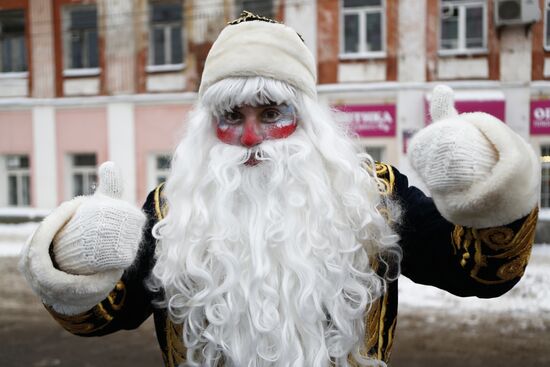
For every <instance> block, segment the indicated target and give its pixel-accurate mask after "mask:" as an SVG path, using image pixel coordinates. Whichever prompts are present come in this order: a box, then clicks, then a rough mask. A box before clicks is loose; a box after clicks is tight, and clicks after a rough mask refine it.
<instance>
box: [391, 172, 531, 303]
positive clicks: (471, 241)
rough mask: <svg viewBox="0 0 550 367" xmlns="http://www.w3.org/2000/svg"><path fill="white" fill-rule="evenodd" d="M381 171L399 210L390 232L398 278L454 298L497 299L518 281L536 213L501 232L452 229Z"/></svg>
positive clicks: (421, 198) (427, 203)
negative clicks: (396, 247)
mask: <svg viewBox="0 0 550 367" xmlns="http://www.w3.org/2000/svg"><path fill="white" fill-rule="evenodd" d="M381 166H385V167H386V171H387V172H388V173H387V174H386V179H387V180H390V179H391V182H390V185H391V187H392V193H391V195H392V199H393V200H395V201H397V203H398V204H399V205H400V206H401V210H402V214H401V220H400V221H399V223H398V224H397V227H396V228H397V232H398V233H399V235H400V237H401V240H400V245H401V248H402V250H403V260H402V263H401V272H402V274H403V275H405V276H407V277H408V278H410V279H411V280H412V281H414V282H416V283H420V284H425V285H431V286H435V287H438V288H441V289H444V290H447V291H448V292H450V293H452V294H455V295H457V296H464V297H466V296H477V297H480V298H489V297H496V296H499V295H501V294H503V293H505V292H507V291H508V290H509V289H511V288H512V287H513V286H514V285H515V284H516V283H517V282H518V281H519V280H520V278H521V276H522V275H523V273H524V271H525V267H526V265H527V262H528V261H529V256H530V253H531V248H532V246H533V242H534V237H535V226H536V223H537V215H538V208H533V210H532V211H531V212H530V213H529V214H528V215H527V216H524V217H521V218H517V219H516V220H514V221H513V222H511V223H509V224H507V225H503V226H498V227H493V228H483V229H477V228H470V227H464V226H460V225H455V224H453V223H450V222H449V221H447V220H446V219H445V218H443V217H442V215H441V214H440V213H439V211H438V210H437V208H436V206H435V205H434V202H433V200H432V199H431V198H430V197H427V196H426V195H424V193H423V192H422V191H420V190H419V189H418V188H416V187H414V186H409V184H408V180H407V177H406V176H405V175H403V174H401V173H400V172H399V171H398V170H397V169H395V168H393V167H391V166H387V165H381Z"/></svg>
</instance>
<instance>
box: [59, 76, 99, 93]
mask: <svg viewBox="0 0 550 367" xmlns="http://www.w3.org/2000/svg"><path fill="white" fill-rule="evenodd" d="M63 94H64V95H65V96H67V97H70V96H95V95H98V94H99V78H98V77H92V78H69V79H65V80H64V81H63Z"/></svg>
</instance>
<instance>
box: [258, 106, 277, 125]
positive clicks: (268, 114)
mask: <svg viewBox="0 0 550 367" xmlns="http://www.w3.org/2000/svg"><path fill="white" fill-rule="evenodd" d="M280 117H281V112H279V110H277V109H275V108H269V109H267V110H265V111H263V112H262V122H265V123H272V122H276V121H277V120H279V118H280Z"/></svg>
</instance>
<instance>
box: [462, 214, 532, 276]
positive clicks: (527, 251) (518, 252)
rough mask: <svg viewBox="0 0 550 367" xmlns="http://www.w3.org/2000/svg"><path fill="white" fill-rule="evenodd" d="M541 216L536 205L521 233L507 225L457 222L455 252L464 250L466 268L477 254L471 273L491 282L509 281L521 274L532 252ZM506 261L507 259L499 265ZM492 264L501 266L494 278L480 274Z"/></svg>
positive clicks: (463, 262)
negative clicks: (475, 225)
mask: <svg viewBox="0 0 550 367" xmlns="http://www.w3.org/2000/svg"><path fill="white" fill-rule="evenodd" d="M537 218H538V208H535V209H534V210H533V211H531V213H530V214H529V216H528V217H527V218H526V220H525V222H524V223H523V225H522V226H521V227H520V229H519V230H518V231H517V233H515V232H514V231H513V230H512V229H511V228H509V227H505V226H502V227H495V228H486V229H475V228H465V227H462V226H455V229H454V231H453V234H452V240H453V246H454V249H455V253H456V252H457V251H458V252H459V253H462V256H461V260H460V264H461V266H462V267H464V268H465V267H466V266H468V265H469V264H470V261H471V259H472V258H473V261H474V262H473V267H472V269H471V271H470V276H471V277H472V278H473V279H475V280H476V281H478V282H480V283H482V284H487V285H491V284H500V283H505V282H507V281H510V280H512V279H516V278H518V277H521V276H522V275H523V272H524V271H525V267H526V266H527V262H528V261H529V257H530V255H531V248H532V245H533V242H534V239H535V227H536V224H537ZM472 244H473V245H474V246H473V254H472V250H471V246H472ZM472 255H473V256H472ZM502 261H504V263H503V264H500V265H498V262H502ZM490 264H494V265H495V266H498V268H497V270H496V272H495V274H494V275H495V276H494V279H487V276H486V275H485V276H482V275H480V272H481V271H482V270H483V269H484V268H487V267H489V265H490Z"/></svg>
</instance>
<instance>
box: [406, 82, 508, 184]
mask: <svg viewBox="0 0 550 367" xmlns="http://www.w3.org/2000/svg"><path fill="white" fill-rule="evenodd" d="M430 112H431V115H432V118H433V120H434V121H435V123H433V124H432V125H430V126H428V127H426V128H424V129H422V130H421V131H419V132H418V134H416V135H415V137H414V139H413V141H412V142H411V148H410V151H409V158H410V159H411V164H412V166H413V168H414V169H415V170H416V171H417V172H418V174H419V175H420V177H421V178H422V180H423V181H424V183H425V184H426V186H427V187H428V189H429V190H430V192H431V193H439V194H444V193H450V192H460V191H463V190H468V189H469V188H470V187H471V186H472V184H473V183H475V182H477V181H479V180H483V179H484V178H486V177H487V176H488V175H489V174H490V172H491V170H492V168H493V167H494V166H495V164H496V162H497V159H498V153H497V151H496V150H495V149H494V148H493V146H492V144H491V143H490V142H489V140H487V138H486V137H485V136H484V135H483V133H482V132H481V131H480V130H479V129H478V128H476V127H475V126H474V125H472V124H470V123H468V122H467V121H465V120H463V119H461V118H460V117H459V116H458V114H457V112H456V110H455V109H454V100H453V92H452V90H451V89H450V88H449V87H446V86H438V87H436V88H435V89H434V91H433V99H432V102H431V106H430ZM438 120H442V121H439V122H437V121H438Z"/></svg>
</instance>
